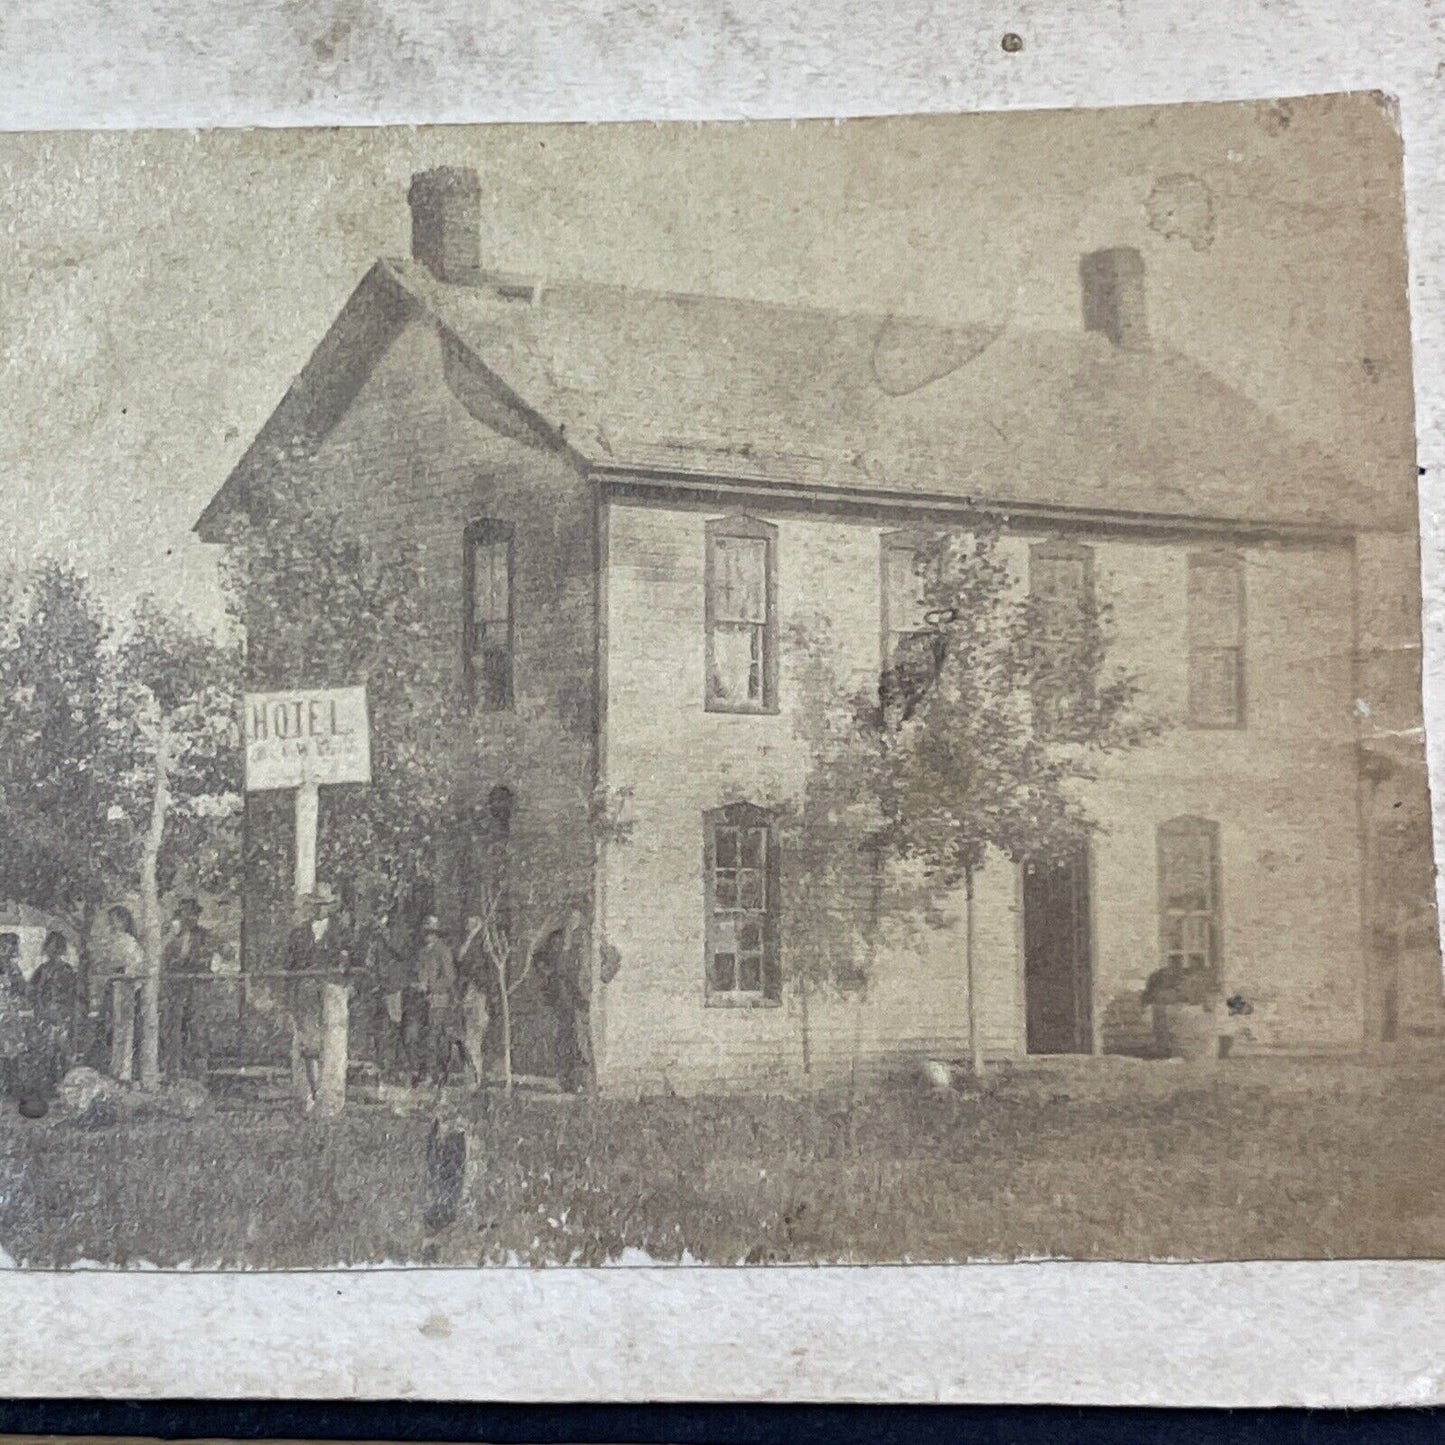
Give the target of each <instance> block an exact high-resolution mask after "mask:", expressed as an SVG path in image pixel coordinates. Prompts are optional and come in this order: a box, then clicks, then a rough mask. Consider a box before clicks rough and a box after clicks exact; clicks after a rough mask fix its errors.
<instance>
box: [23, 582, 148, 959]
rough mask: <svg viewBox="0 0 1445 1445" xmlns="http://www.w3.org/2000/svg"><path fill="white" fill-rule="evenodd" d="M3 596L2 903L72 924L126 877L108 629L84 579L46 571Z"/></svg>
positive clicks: (81, 920)
mask: <svg viewBox="0 0 1445 1445" xmlns="http://www.w3.org/2000/svg"><path fill="white" fill-rule="evenodd" d="M7 590H8V591H9V593H10V597H9V602H10V606H9V607H7V616H8V617H12V618H14V622H13V625H12V626H11V627H10V628H9V629H8V630H7V634H6V635H5V636H4V637H3V638H0V819H3V827H4V830H5V835H6V845H5V848H4V849H3V863H0V867H3V878H0V893H5V894H9V895H11V896H13V897H15V898H20V899H24V900H26V901H29V902H31V903H34V904H35V905H37V906H39V907H43V908H49V909H52V910H55V911H57V912H61V913H67V914H70V915H72V916H73V917H74V918H75V919H76V921H77V922H78V923H79V925H80V927H81V929H82V931H84V929H85V927H86V926H87V925H88V922H89V914H90V911H91V910H93V909H94V908H95V907H97V906H98V905H99V904H100V903H101V902H102V901H103V899H104V898H105V896H106V892H107V889H108V888H109V887H110V886H111V880H112V879H113V878H114V877H115V876H116V874H117V873H120V872H123V869H122V867H121V865H120V859H119V858H118V856H117V849H116V843H117V841H118V840H117V839H116V838H115V837H114V830H113V828H112V827H111V826H110V824H109V821H108V819H107V813H108V811H109V808H110V806H111V804H112V803H113V802H114V788H115V773H116V765H117V761H118V754H117V749H116V746H115V743H116V737H115V717H114V709H113V707H112V696H113V652H112V649H111V645H110V644H111V625H110V623H109V621H108V620H107V618H106V617H105V616H104V614H103V612H102V610H101V607H100V605H99V603H98V602H97V601H96V599H95V597H94V595H93V593H92V591H91V589H90V587H89V585H88V583H87V582H86V580H85V578H84V577H83V576H81V575H80V574H79V573H77V572H75V571H73V570H72V569H70V568H68V567H66V566H64V565H63V564H61V563H59V562H46V563H43V564H42V565H41V566H40V567H38V568H37V569H36V570H35V572H34V573H33V574H32V575H31V576H29V577H28V578H27V579H25V581H24V583H23V585H21V584H17V583H16V582H15V581H14V580H13V579H12V580H11V581H10V583H9V585H8V588H7Z"/></svg>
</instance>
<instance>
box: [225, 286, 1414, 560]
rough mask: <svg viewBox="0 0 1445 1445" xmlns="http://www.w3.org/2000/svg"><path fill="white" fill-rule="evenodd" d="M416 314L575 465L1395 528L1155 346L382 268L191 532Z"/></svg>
mask: <svg viewBox="0 0 1445 1445" xmlns="http://www.w3.org/2000/svg"><path fill="white" fill-rule="evenodd" d="M417 316H426V317H429V318H431V319H432V320H433V321H434V322H435V323H436V324H438V325H439V326H440V327H441V328H442V329H443V331H444V332H445V333H447V334H449V336H450V337H451V338H453V339H454V341H455V342H457V343H459V344H460V346H461V347H462V348H463V349H464V350H465V351H466V352H468V353H470V355H471V357H472V358H473V359H474V360H475V362H476V363H477V364H478V365H479V367H480V368H481V369H482V371H483V372H484V373H485V375H486V376H487V377H488V378H489V380H490V383H491V384H492V385H493V386H494V387H495V388H496V390H497V392H498V393H499V395H500V396H501V397H502V398H503V399H504V400H505V401H506V402H507V404H509V405H511V406H513V407H515V408H517V409H518V410H519V411H521V412H523V413H525V414H526V415H527V416H528V417H529V418H530V421H531V424H532V425H533V426H534V428H535V429H536V430H537V431H539V432H540V434H541V435H543V436H544V437H547V438H550V440H551V441H552V442H553V443H554V444H555V445H557V446H558V447H559V448H561V449H563V450H565V451H566V452H568V453H569V454H570V455H571V456H572V458H573V459H574V460H575V461H576V462H577V463H578V464H579V465H581V466H583V467H588V468H595V469H606V470H607V471H609V472H613V473H619V474H625V473H628V472H637V473H643V474H648V473H661V474H678V475H684V476H698V477H707V478H717V479H720V480H727V479H730V478H745V479H750V480H754V481H762V482H776V483H780V484H788V485H792V486H797V485H803V486H808V485H814V486H818V487H820V488H826V489H827V491H828V492H829V493H830V494H836V493H837V492H839V491H843V492H847V491H849V490H852V489H856V490H859V491H866V492H867V493H869V494H870V495H872V496H877V495H878V494H880V493H882V494H898V495H899V496H903V497H911V498H919V497H928V498H936V499H940V500H948V499H955V500H960V501H971V502H977V503H980V504H994V505H1007V504H1010V503H1013V504H1019V505H1020V506H1047V507H1051V508H1077V509H1080V510H1082V511H1087V512H1093V513H1098V512H1118V513H1129V514H1136V515H1137V514H1147V515H1154V516H1159V517H1162V518H1166V519H1171V518H1180V519H1183V518H1198V519H1203V520H1216V521H1244V522H1258V523H1273V524H1280V525H1285V526H1303V527H1321V528H1339V529H1351V528H1354V527H1357V526H1369V527H1372V528H1375V529H1379V528H1388V527H1391V526H1408V525H1410V521H1411V519H1410V518H1408V517H1402V516H1399V515H1396V514H1398V513H1399V512H1400V502H1399V500H1398V499H1393V498H1392V499H1388V500H1386V499H1382V498H1380V497H1376V496H1371V495H1369V494H1364V495H1361V489H1360V487H1359V486H1358V484H1357V483H1356V482H1354V481H1353V480H1352V479H1351V478H1349V477H1347V476H1345V475H1344V473H1343V472H1342V471H1341V470H1340V469H1339V468H1338V467H1337V466H1336V465H1335V464H1334V463H1333V462H1332V461H1331V460H1330V459H1329V458H1328V457H1326V456H1325V455H1323V454H1322V453H1321V452H1320V451H1319V450H1318V449H1317V448H1315V447H1313V446H1312V445H1311V444H1309V443H1308V442H1307V441H1305V440H1304V439H1301V438H1298V437H1296V436H1294V435H1292V434H1290V433H1289V432H1288V431H1286V430H1285V428H1283V427H1282V426H1281V425H1280V424H1279V423H1277V422H1276V421H1275V420H1274V419H1273V418H1272V417H1271V416H1270V415H1269V414H1268V413H1267V412H1266V411H1264V410H1263V409H1262V408H1261V407H1260V406H1258V405H1257V404H1255V403H1254V402H1251V401H1250V400H1249V399H1248V398H1246V397H1245V396H1243V395H1242V394H1240V393H1239V392H1238V391H1236V390H1234V389H1233V388H1231V387H1230V386H1228V385H1226V384H1225V383H1224V382H1223V381H1221V380H1220V379H1219V378H1218V377H1216V376H1214V375H1213V374H1212V373H1210V372H1209V371H1207V370H1206V369H1205V368H1203V367H1202V366H1200V365H1199V364H1198V363H1197V362H1194V361H1192V360H1191V359H1189V358H1188V357H1186V356H1182V355H1180V354H1179V353H1177V352H1174V351H1171V350H1170V349H1168V348H1167V347H1163V346H1158V345H1156V346H1153V347H1151V348H1149V349H1147V350H1126V349H1123V348H1120V347H1118V346H1115V345H1113V344H1112V343H1111V342H1110V341H1109V340H1108V339H1107V338H1105V337H1103V336H1101V335H1099V334H1097V333H1093V332H1085V331H1083V330H1080V331H1078V332H1076V333H1066V332H1045V331H1030V330H1024V329H1020V328H1015V327H1006V328H993V327H967V326H942V325H938V324H936V323H934V322H930V321H925V320H919V319H915V318H907V317H894V316H885V315H868V314H859V313H856V312H855V313H844V312H832V311H823V310H817V309H805V308H799V307H792V306H783V305H776V304H770V303H763V302H756V301H745V300H736V299H729V298H724V297H713V296H684V295H671V294H665V293H658V292H646V291H637V290H630V289H626V288H622V287H613V286H603V285H595V284H559V285H555V286H551V285H536V284H533V283H531V282H518V281H508V280H506V279H503V278H496V277H493V278H489V279H484V280H483V281H482V282H481V283H480V284H477V285H452V284H447V283H444V282H441V281H438V280H436V279H435V278H434V277H433V276H432V275H431V273H430V272H429V271H427V270H426V269H425V268H423V267H422V266H420V265H418V264H416V263H415V262H411V261H383V262H379V263H378V264H377V265H376V266H375V267H374V268H373V269H372V271H371V272H369V273H368V275H367V277H366V279H365V280H364V281H363V282H362V284H361V286H360V287H358V289H357V291H356V293H355V294H354V295H353V297H352V298H351V301H350V302H349V303H348V304H347V307H346V308H345V310H344V311H343V313H342V316H341V317H340V318H339V319H338V321H337V323H336V324H335V325H334V326H333V328H332V330H331V331H330V332H329V333H328V335H327V337H326V339H325V340H324V341H323V342H322V344H321V346H320V347H319V348H318V349H317V351H316V353H315V355H314V356H313V357H312V359H311V361H310V362H309V363H308V364H307V366H306V368H305V369H304V370H303V372H302V374H301V376H300V377H299V378H298V380H297V382H296V384H295V385H294V386H293V387H292V388H291V390H290V391H289V392H288V393H287V395H286V397H285V399H284V400H283V401H282V403H281V405H280V406H279V407H278V408H277V410H276V412H275V413H274V414H273V416H272V417H271V419H270V421H268V422H267V424H266V426H265V427H264V428H263V429H262V432H261V434H260V435H259V436H258V437H257V439H256V441H255V443H253V445H252V447H251V448H250V449H249V450H248V452H247V453H246V456H245V457H243V458H242V460H241V462H240V463H239V464H238V465H237V467H236V469H235V470H234V471H233V473H232V475H231V477H230V478H229V479H228V481H227V483H226V485H225V486H224V487H223V488H222V489H221V491H220V492H219V493H218V494H217V496H216V497H215V498H214V499H213V501H212V502H211V505H210V506H209V507H208V508H207V509H206V512H205V514H204V515H203V516H202V518H201V520H200V522H199V523H198V524H197V526H198V530H200V531H201V532H202V533H203V535H204V534H205V533H206V532H207V531H211V530H213V524H214V522H215V520H216V518H217V517H218V516H219V514H220V513H221V512H224V511H227V510H230V509H231V508H233V507H235V506H237V505H245V500H246V497H247V494H248V492H249V490H250V486H251V482H252V480H253V478H254V476H255V474H256V469H257V468H258V467H260V466H262V465H264V464H265V462H266V460H267V459H268V458H270V457H274V456H276V455H278V454H284V453H287V452H295V451H300V452H303V453H304V452H305V451H306V450H307V449H308V448H310V447H314V446H315V445H317V444H318V443H319V442H320V440H321V439H322V438H323V437H324V436H325V434H326V432H327V431H328V430H329V429H330V427H331V426H332V425H334V424H335V422H336V421H337V420H338V419H339V417H340V416H341V415H342V414H343V412H344V411H345V408H346V407H347V406H348V405H349V404H350V401H351V400H352V399H353V398H354V396H355V395H356V392H357V391H358V390H359V388H360V386H361V384H362V383H363V381H364V380H365V376H366V375H367V374H369V370H370V367H371V365H372V364H373V362H374V361H375V359H376V357H377V356H379V355H380V353H381V351H382V350H384V349H385V344H386V343H387V342H389V340H390V339H391V337H392V336H393V335H394V334H395V332H396V330H397V329H399V327H400V326H401V325H402V324H403V323H404V322H405V321H406V320H408V319H411V318H414V317H417Z"/></svg>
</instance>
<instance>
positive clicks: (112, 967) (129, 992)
mask: <svg viewBox="0 0 1445 1445" xmlns="http://www.w3.org/2000/svg"><path fill="white" fill-rule="evenodd" d="M106 918H107V921H108V922H109V925H110V926H109V929H108V930H107V933H106V936H105V939H104V940H103V942H102V944H101V960H102V966H103V968H104V970H105V973H106V976H107V977H108V979H109V982H110V1008H111V1016H110V1071H111V1073H112V1074H113V1075H114V1076H115V1077H116V1078H117V1079H119V1080H120V1081H121V1082H122V1083H125V1084H128V1083H130V1082H131V1081H132V1080H133V1079H134V1078H135V1053H136V1044H137V1043H138V1042H139V1040H140V1035H141V1030H142V1029H143V1028H144V1026H145V1025H144V1019H143V1017H142V992H143V987H144V984H145V978H146V974H147V973H148V971H149V964H148V963H147V961H146V955H145V949H143V948H142V947H141V944H140V939H139V938H138V937H137V936H136V926H135V919H134V918H133V917H132V916H131V911H130V909H129V908H126V907H125V906H124V905H123V904H119V903H117V904H116V905H115V906H114V907H113V908H111V909H110V910H109V912H108V913H107V915H106Z"/></svg>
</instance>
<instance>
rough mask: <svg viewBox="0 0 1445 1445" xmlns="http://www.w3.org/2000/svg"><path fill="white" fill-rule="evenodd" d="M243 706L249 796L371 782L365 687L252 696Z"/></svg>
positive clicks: (259, 693) (309, 689) (302, 689)
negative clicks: (274, 790) (272, 790)
mask: <svg viewBox="0 0 1445 1445" xmlns="http://www.w3.org/2000/svg"><path fill="white" fill-rule="evenodd" d="M243 706H244V709H245V714H244V718H243V722H242V730H243V733H244V736H245V744H246V791H247V792H251V793H254V792H260V791H262V790H264V789H267V788H299V787H301V786H302V785H303V784H324V783H369V782H370V781H371V730H370V727H369V724H368V722H367V716H366V689H365V688H364V687H323V688H299V689H297V690H296V691H294V692H255V693H247V694H246V697H245V699H244V704H243Z"/></svg>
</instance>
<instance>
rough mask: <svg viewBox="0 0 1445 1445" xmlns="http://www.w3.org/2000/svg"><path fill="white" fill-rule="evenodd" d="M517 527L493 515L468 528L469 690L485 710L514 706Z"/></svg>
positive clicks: (475, 703)
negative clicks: (513, 563)
mask: <svg viewBox="0 0 1445 1445" xmlns="http://www.w3.org/2000/svg"><path fill="white" fill-rule="evenodd" d="M512 542H513V528H512V524H511V523H510V522H498V521H495V520H493V519H490V518H487V519H483V520H481V521H476V522H473V523H472V524H471V525H470V526H469V527H468V528H467V530H466V540H465V560H464V568H465V570H464V577H463V594H464V597H463V606H464V607H465V609H466V610H465V613H464V629H463V630H464V634H465V635H464V643H463V647H464V664H465V671H466V685H467V695H468V697H469V698H470V699H471V703H472V706H473V707H475V708H478V709H480V710H481V711H483V712H500V711H503V710H505V709H507V708H510V707H511V706H512V699H513V672H514V652H515V647H514V640H515V637H514V634H515V627H514V615H513V614H514V605H513V604H514V589H513V576H512V570H513V568H512V560H513V559H512Z"/></svg>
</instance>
